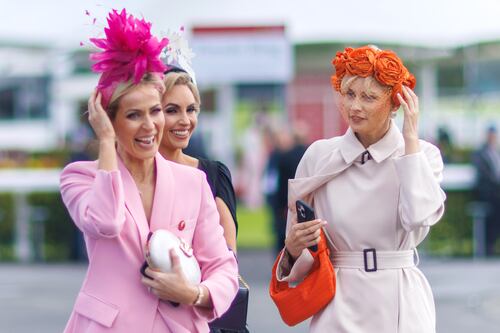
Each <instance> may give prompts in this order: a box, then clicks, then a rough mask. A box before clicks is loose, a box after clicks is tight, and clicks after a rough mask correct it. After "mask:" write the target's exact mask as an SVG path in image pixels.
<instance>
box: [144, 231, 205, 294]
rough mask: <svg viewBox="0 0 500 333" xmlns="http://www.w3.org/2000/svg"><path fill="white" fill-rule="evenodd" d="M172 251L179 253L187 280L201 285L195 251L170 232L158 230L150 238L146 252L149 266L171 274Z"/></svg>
mask: <svg viewBox="0 0 500 333" xmlns="http://www.w3.org/2000/svg"><path fill="white" fill-rule="evenodd" d="M170 249H174V250H175V253H177V256H178V257H179V259H180V264H181V267H182V271H183V272H184V275H185V276H186V278H187V280H188V281H189V282H191V283H193V284H195V285H197V284H199V283H200V282H201V271H200V265H199V264H198V261H197V260H196V258H195V257H194V255H193V249H192V248H191V246H189V245H188V244H187V243H186V242H185V241H184V240H183V239H181V238H179V237H177V236H176V235H174V234H173V233H171V232H170V231H168V230H164V229H160V230H157V231H155V232H153V233H152V235H151V236H150V237H149V240H148V243H147V251H146V261H147V262H148V265H149V266H150V267H151V268H156V269H159V270H160V271H162V272H170V271H171V270H172V262H171V260H170Z"/></svg>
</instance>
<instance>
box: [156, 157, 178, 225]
mask: <svg viewBox="0 0 500 333" xmlns="http://www.w3.org/2000/svg"><path fill="white" fill-rule="evenodd" d="M155 161H156V189H155V196H154V199H153V208H152V212H151V221H150V228H151V231H156V230H158V229H170V224H171V223H172V218H173V212H174V199H175V198H174V195H175V193H174V187H175V179H174V175H173V174H172V168H171V166H170V163H173V162H169V161H167V160H165V159H164V158H163V157H162V156H161V155H160V154H159V153H158V154H156V158H155Z"/></svg>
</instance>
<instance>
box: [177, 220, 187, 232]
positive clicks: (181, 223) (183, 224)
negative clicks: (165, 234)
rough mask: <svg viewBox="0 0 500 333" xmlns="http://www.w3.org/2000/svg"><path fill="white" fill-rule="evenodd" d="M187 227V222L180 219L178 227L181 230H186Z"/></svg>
mask: <svg viewBox="0 0 500 333" xmlns="http://www.w3.org/2000/svg"><path fill="white" fill-rule="evenodd" d="M185 227H186V222H184V220H182V221H180V222H179V224H178V225H177V229H179V230H180V231H182V230H184V228H185Z"/></svg>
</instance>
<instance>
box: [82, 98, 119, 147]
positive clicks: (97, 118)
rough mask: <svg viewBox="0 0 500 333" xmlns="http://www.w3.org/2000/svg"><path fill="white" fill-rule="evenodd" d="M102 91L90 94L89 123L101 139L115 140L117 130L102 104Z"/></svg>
mask: <svg viewBox="0 0 500 333" xmlns="http://www.w3.org/2000/svg"><path fill="white" fill-rule="evenodd" d="M101 98H102V96H101V93H97V90H94V92H93V93H92V94H91V95H90V98H89V101H88V108H89V123H90V125H91V126H92V129H93V130H94V132H95V134H96V136H97V139H98V140H99V141H104V140H112V141H114V140H115V130H114V128H113V124H112V123H111V119H109V116H108V114H107V113H106V111H105V110H104V109H103V107H102V105H101Z"/></svg>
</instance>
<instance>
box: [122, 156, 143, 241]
mask: <svg viewBox="0 0 500 333" xmlns="http://www.w3.org/2000/svg"><path fill="white" fill-rule="evenodd" d="M118 169H119V170H120V173H121V175H122V181H123V191H124V194H125V206H126V207H127V210H128V211H129V213H130V215H132V218H133V219H134V221H135V224H136V225H137V228H138V230H139V235H140V238H141V243H142V244H146V240H147V237H148V234H149V226H148V220H147V219H146V214H145V212H144V207H143V206H142V201H141V195H140V194H139V190H138V189H137V185H136V184H135V181H134V179H133V178H132V175H131V174H130V172H129V171H128V169H127V168H126V167H125V164H123V162H122V160H121V159H120V158H118Z"/></svg>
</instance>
